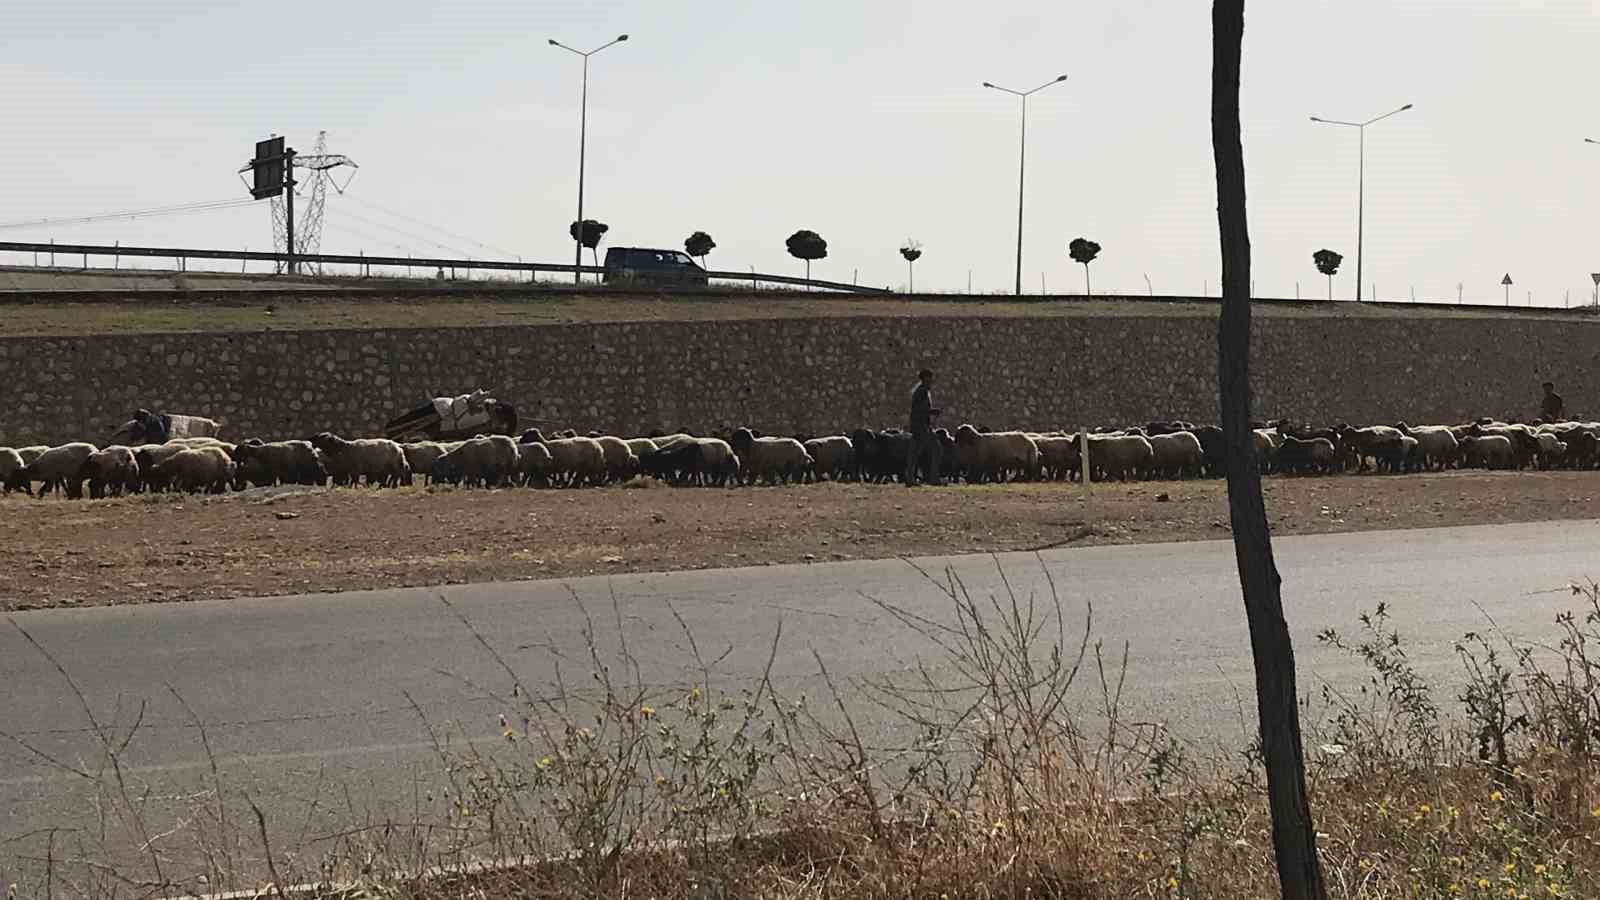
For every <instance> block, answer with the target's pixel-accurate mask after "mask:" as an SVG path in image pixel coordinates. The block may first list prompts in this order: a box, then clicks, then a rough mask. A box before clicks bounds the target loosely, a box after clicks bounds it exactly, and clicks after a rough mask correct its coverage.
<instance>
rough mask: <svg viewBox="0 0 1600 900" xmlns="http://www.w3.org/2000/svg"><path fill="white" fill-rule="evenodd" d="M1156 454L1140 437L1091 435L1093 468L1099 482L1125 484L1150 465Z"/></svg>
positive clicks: (1090, 459)
mask: <svg viewBox="0 0 1600 900" xmlns="http://www.w3.org/2000/svg"><path fill="white" fill-rule="evenodd" d="M1154 456H1155V450H1154V448H1152V447H1151V446H1150V440H1149V439H1148V438H1146V437H1143V436H1141V435H1137V434H1112V435H1102V434H1091V435H1089V468H1090V469H1091V470H1093V472H1094V473H1095V476H1096V477H1099V478H1117V479H1120V480H1123V481H1126V480H1127V479H1128V476H1129V475H1133V474H1135V473H1137V472H1139V471H1141V470H1143V469H1146V468H1148V467H1149V465H1150V460H1151V459H1152V458H1153V457H1154Z"/></svg>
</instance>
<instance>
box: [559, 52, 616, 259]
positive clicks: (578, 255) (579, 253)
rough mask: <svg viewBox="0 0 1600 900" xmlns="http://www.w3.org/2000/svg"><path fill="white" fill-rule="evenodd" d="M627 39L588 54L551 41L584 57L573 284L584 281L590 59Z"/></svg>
mask: <svg viewBox="0 0 1600 900" xmlns="http://www.w3.org/2000/svg"><path fill="white" fill-rule="evenodd" d="M627 39H628V36H627V35H625V34H619V35H617V37H616V39H615V40H613V41H610V42H609V43H605V44H601V45H600V46H598V47H596V48H594V49H593V50H590V51H589V52H588V53H585V52H583V51H582V50H574V49H573V48H571V47H568V46H567V45H566V44H563V43H561V42H560V41H558V40H556V39H555V38H551V39H550V46H552V47H560V48H561V49H563V50H566V51H567V52H569V53H576V54H578V55H579V56H581V57H583V100H582V101H581V102H580V104H579V113H578V234H577V239H576V240H575V241H574V243H576V244H577V248H576V250H575V251H574V253H573V263H572V264H573V266H574V268H573V270H572V283H573V284H580V283H582V281H583V271H582V270H583V157H584V147H585V144H586V140H587V137H588V133H589V57H591V56H593V55H595V54H596V53H599V52H600V51H601V50H604V49H606V48H607V47H610V46H612V45H613V44H620V43H622V42H623V41H625V40H627Z"/></svg>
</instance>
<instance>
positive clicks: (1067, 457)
mask: <svg viewBox="0 0 1600 900" xmlns="http://www.w3.org/2000/svg"><path fill="white" fill-rule="evenodd" d="M1028 436H1029V437H1031V438H1033V445H1034V446H1035V447H1038V448H1039V468H1040V470H1041V471H1042V472H1044V474H1045V475H1046V476H1047V477H1049V478H1054V479H1056V480H1058V481H1060V480H1063V479H1071V478H1073V477H1075V476H1077V474H1078V472H1079V470H1080V469H1081V468H1082V464H1083V454H1082V451H1081V449H1080V448H1079V447H1078V438H1077V437H1076V436H1074V435H1070V434H1030V435H1028Z"/></svg>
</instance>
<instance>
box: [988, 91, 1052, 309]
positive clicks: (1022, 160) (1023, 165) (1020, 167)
mask: <svg viewBox="0 0 1600 900" xmlns="http://www.w3.org/2000/svg"><path fill="white" fill-rule="evenodd" d="M1066 80H1067V76H1065V75H1062V76H1060V77H1059V78H1052V79H1050V80H1049V81H1046V82H1045V83H1044V84H1041V85H1039V86H1038V87H1036V88H1034V89H1033V90H1031V91H1014V90H1012V89H1011V88H1004V87H1001V86H1000V85H998V84H990V83H989V82H987V81H985V82H984V83H983V86H984V87H986V88H993V89H995V90H997V91H1005V92H1006V93H1008V94H1010V95H1012V96H1014V97H1020V98H1021V99H1022V141H1021V144H1022V149H1021V151H1020V152H1019V153H1018V159H1017V296H1019V297H1020V296H1022V196H1023V194H1022V185H1023V177H1024V176H1025V175H1026V174H1027V164H1028V95H1030V94H1037V93H1039V92H1040V91H1042V90H1044V89H1045V88H1047V87H1049V86H1050V85H1052V84H1058V83H1060V82H1063V81H1066Z"/></svg>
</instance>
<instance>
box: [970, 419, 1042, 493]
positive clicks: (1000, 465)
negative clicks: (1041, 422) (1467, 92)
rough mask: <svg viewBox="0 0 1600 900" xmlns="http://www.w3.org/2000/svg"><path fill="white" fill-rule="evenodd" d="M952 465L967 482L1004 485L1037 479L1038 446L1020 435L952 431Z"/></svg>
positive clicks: (1014, 433) (1016, 433) (1014, 432)
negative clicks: (1024, 479) (953, 445)
mask: <svg viewBox="0 0 1600 900" xmlns="http://www.w3.org/2000/svg"><path fill="white" fill-rule="evenodd" d="M955 438H956V462H957V464H958V465H959V466H960V467H961V469H962V470H963V471H964V472H965V473H966V477H967V480H968V481H971V482H981V481H1005V480H1007V479H1008V478H1020V477H1023V476H1027V477H1030V478H1037V477H1038V476H1039V445H1038V444H1035V443H1034V442H1033V438H1030V437H1028V436H1027V435H1026V434H1023V433H1022V432H1020V431H979V430H978V429H976V428H974V427H972V426H971V425H962V426H961V427H959V428H957V429H956V432H955Z"/></svg>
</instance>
